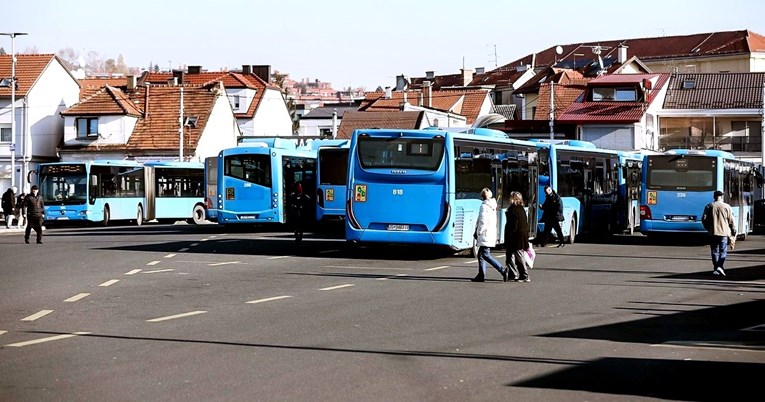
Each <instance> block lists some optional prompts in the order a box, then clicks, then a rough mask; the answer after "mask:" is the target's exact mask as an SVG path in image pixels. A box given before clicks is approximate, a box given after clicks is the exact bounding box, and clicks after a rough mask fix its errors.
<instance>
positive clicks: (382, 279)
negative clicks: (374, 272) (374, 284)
mask: <svg viewBox="0 0 765 402" xmlns="http://www.w3.org/2000/svg"><path fill="white" fill-rule="evenodd" d="M402 276H409V275H407V274H396V275H393V276H386V277H385V278H377V280H378V281H387V280H388V279H393V278H399V277H402Z"/></svg>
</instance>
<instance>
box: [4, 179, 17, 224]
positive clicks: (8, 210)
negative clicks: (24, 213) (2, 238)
mask: <svg viewBox="0 0 765 402" xmlns="http://www.w3.org/2000/svg"><path fill="white" fill-rule="evenodd" d="M15 209H16V187H15V186H14V187H10V188H8V190H6V192H5V193H3V215H5V227H6V228H8V229H10V228H11V225H12V224H13V218H14V214H15Z"/></svg>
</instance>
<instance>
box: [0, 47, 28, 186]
mask: <svg viewBox="0 0 765 402" xmlns="http://www.w3.org/2000/svg"><path fill="white" fill-rule="evenodd" d="M0 35H4V36H10V37H11V145H10V151H11V187H13V186H15V185H16V37H17V36H21V35H26V33H23V32H2V33H0Z"/></svg>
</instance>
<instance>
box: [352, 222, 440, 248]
mask: <svg viewBox="0 0 765 402" xmlns="http://www.w3.org/2000/svg"><path fill="white" fill-rule="evenodd" d="M345 239H346V240H348V241H357V242H360V243H393V244H432V245H443V246H451V244H452V242H451V240H450V239H449V238H448V236H447V235H446V233H443V232H438V233H433V232H415V231H395V230H374V229H366V230H356V229H351V228H349V227H348V226H346V228H345Z"/></svg>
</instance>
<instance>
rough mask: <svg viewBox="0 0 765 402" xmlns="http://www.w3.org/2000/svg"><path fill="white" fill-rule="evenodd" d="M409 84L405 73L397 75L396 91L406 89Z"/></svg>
mask: <svg viewBox="0 0 765 402" xmlns="http://www.w3.org/2000/svg"><path fill="white" fill-rule="evenodd" d="M408 86H409V82H408V81H407V79H406V76H405V75H403V74H401V75H397V76H396V91H406V89H407V87H408Z"/></svg>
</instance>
